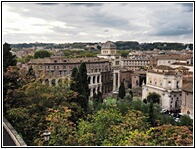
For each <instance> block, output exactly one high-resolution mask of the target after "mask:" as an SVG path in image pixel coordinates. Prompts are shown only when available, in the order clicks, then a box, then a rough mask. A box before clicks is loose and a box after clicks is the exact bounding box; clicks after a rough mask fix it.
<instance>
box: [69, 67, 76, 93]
mask: <svg viewBox="0 0 196 149" xmlns="http://www.w3.org/2000/svg"><path fill="white" fill-rule="evenodd" d="M77 73H78V68H76V67H74V68H73V69H72V73H71V79H72V82H71V84H70V89H71V90H74V86H75V83H76V82H75V81H76V74H77ZM74 91H75V90H74Z"/></svg>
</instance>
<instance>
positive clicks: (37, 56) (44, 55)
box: [34, 50, 51, 58]
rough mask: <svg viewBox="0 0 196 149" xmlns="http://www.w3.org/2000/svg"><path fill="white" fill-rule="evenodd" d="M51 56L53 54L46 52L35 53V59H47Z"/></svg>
mask: <svg viewBox="0 0 196 149" xmlns="http://www.w3.org/2000/svg"><path fill="white" fill-rule="evenodd" d="M50 55H51V53H50V52H48V51H46V50H39V51H36V52H35V54H34V58H45V57H50Z"/></svg>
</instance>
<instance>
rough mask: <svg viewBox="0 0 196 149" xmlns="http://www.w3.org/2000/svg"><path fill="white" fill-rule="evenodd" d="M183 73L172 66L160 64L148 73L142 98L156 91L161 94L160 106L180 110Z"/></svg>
mask: <svg viewBox="0 0 196 149" xmlns="http://www.w3.org/2000/svg"><path fill="white" fill-rule="evenodd" d="M182 77H183V76H182V73H181V72H179V71H178V72H177V71H175V69H173V68H172V67H169V66H165V65H159V66H157V67H155V68H153V69H152V70H148V71H147V74H146V84H144V85H143V86H142V99H145V98H146V97H147V96H148V94H149V93H150V92H151V93H152V92H155V93H157V94H159V95H160V96H161V98H160V106H161V107H162V108H164V109H167V110H179V109H180V108H181V103H182Z"/></svg>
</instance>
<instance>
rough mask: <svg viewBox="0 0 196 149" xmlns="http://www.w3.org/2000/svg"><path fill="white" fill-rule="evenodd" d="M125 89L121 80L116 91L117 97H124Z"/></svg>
mask: <svg viewBox="0 0 196 149" xmlns="http://www.w3.org/2000/svg"><path fill="white" fill-rule="evenodd" d="M125 94H126V91H125V85H124V82H121V84H120V87H119V91H118V97H119V98H121V99H123V98H124V97H125Z"/></svg>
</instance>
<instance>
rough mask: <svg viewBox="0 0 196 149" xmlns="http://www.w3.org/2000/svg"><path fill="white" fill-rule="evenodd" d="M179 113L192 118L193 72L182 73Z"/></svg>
mask: <svg viewBox="0 0 196 149" xmlns="http://www.w3.org/2000/svg"><path fill="white" fill-rule="evenodd" d="M182 85H183V86H182V105H181V113H182V114H185V115H189V116H190V117H191V118H193V104H194V102H193V73H192V72H189V73H186V74H185V75H183V82H182Z"/></svg>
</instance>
